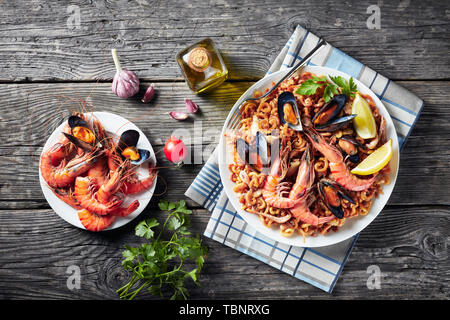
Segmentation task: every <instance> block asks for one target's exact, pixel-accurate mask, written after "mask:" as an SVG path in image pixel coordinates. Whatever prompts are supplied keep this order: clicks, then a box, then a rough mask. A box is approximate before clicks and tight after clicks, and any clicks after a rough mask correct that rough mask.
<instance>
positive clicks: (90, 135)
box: [67, 115, 96, 144]
mask: <svg viewBox="0 0 450 320" xmlns="http://www.w3.org/2000/svg"><path fill="white" fill-rule="evenodd" d="M67 122H68V123H69V127H70V130H71V132H72V135H73V136H74V137H75V138H78V139H80V140H82V141H84V142H86V143H89V144H95V142H96V137H95V134H94V132H93V131H92V130H91V128H90V126H89V124H88V123H87V122H86V121H85V120H84V119H82V118H81V117H79V116H75V115H72V116H70V117H69V119H67Z"/></svg>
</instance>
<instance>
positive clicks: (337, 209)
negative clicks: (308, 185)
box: [318, 179, 355, 219]
mask: <svg viewBox="0 0 450 320" xmlns="http://www.w3.org/2000/svg"><path fill="white" fill-rule="evenodd" d="M324 186H327V187H330V188H331V189H332V190H333V191H334V192H336V195H337V196H338V197H339V198H341V199H345V200H347V201H349V202H351V203H353V204H354V203H355V201H354V200H353V199H352V198H351V197H350V196H349V195H348V194H347V193H346V192H345V189H344V188H343V187H342V186H341V185H339V184H338V183H337V182H334V181H331V180H328V179H322V180H320V181H319V184H318V187H319V194H320V196H321V197H322V199H323V200H324V203H325V205H326V206H327V208H328V209H330V211H331V212H332V213H333V215H334V216H335V217H336V218H339V219H342V218H343V217H344V210H343V209H342V205H339V206H334V205H331V204H330V203H328V202H327V196H326V195H325V191H324Z"/></svg>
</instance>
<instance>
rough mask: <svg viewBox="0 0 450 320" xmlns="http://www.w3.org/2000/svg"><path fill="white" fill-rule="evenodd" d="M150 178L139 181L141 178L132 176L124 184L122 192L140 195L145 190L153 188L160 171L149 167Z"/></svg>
mask: <svg viewBox="0 0 450 320" xmlns="http://www.w3.org/2000/svg"><path fill="white" fill-rule="evenodd" d="M148 174H149V175H148V177H147V178H145V179H143V180H139V178H137V177H135V176H131V177H129V178H128V179H126V180H125V181H124V182H123V186H122V189H121V190H122V192H123V193H125V194H134V193H139V192H142V191H144V190H147V189H149V188H151V186H152V185H153V183H154V182H155V178H156V176H157V175H158V170H156V168H155V167H154V166H152V165H151V164H149V165H148Z"/></svg>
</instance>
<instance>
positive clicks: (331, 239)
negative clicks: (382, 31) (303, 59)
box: [219, 66, 399, 247]
mask: <svg viewBox="0 0 450 320" xmlns="http://www.w3.org/2000/svg"><path fill="white" fill-rule="evenodd" d="M304 71H309V72H312V73H314V74H316V75H318V76H320V75H331V76H341V77H343V78H345V79H347V80H348V79H350V76H349V75H347V74H345V73H343V72H340V71H337V70H334V69H330V68H326V67H318V66H306V67H305V68H304ZM287 72H288V70H281V71H278V72H275V73H273V74H271V75H269V76H267V77H265V78H263V79H261V80H260V81H258V82H257V83H255V84H254V85H253V86H251V87H250V88H249V89H248V90H247V91H246V92H245V93H244V94H243V95H242V96H241V97H240V98H239V100H238V101H237V102H236V104H235V105H234V106H233V108H232V109H231V111H230V113H229V115H228V117H227V120H226V121H225V124H224V127H223V129H222V134H221V138H220V144H219V170H220V178H221V179H222V183H223V186H224V189H225V192H226V194H227V196H228V198H229V200H230V202H231V204H232V205H233V207H234V208H235V209H236V210H237V212H238V213H239V215H240V216H241V217H242V218H243V219H244V220H245V221H246V222H247V223H248V224H249V225H250V226H251V227H252V228H254V229H256V230H257V231H258V232H260V233H262V234H264V235H265V236H267V237H269V238H271V239H273V240H275V241H279V242H281V243H285V244H288V245H293V246H298V247H322V246H328V245H332V244H335V243H338V242H341V241H344V240H346V239H348V238H350V237H352V236H354V235H355V234H357V233H358V232H361V231H362V230H363V229H364V228H365V227H367V226H368V225H369V224H370V223H371V222H372V221H373V220H374V219H375V218H376V216H377V215H378V214H379V213H380V212H381V210H382V209H383V207H384V206H385V205H386V203H387V202H388V199H389V197H390V195H391V193H392V190H393V189H394V185H395V182H396V179H397V173H398V166H399V146H398V139H397V134H396V131H395V128H394V124H393V123H392V119H391V117H390V115H389V113H388V112H387V110H386V108H385V107H384V105H383V104H382V103H381V101H380V99H378V97H377V96H376V95H375V94H374V93H373V92H372V91H371V90H370V89H369V88H368V87H366V86H365V85H364V84H362V83H361V82H359V81H358V80H356V79H354V81H355V84H356V85H357V86H358V90H359V91H360V92H361V93H363V94H368V95H370V96H371V97H372V99H373V101H374V102H375V103H376V105H377V107H378V110H379V112H380V114H381V115H382V116H384V118H385V119H386V137H387V138H388V139H389V138H392V148H393V155H392V159H391V161H390V168H391V173H390V183H389V184H388V185H385V186H383V193H382V194H380V195H379V196H378V198H376V199H375V200H374V201H373V204H372V208H371V209H370V211H369V213H368V214H367V215H366V216H359V217H355V218H351V219H347V220H346V221H345V224H344V226H342V227H340V228H339V229H338V231H337V232H332V231H331V232H329V233H328V234H326V235H318V236H316V237H307V238H306V239H305V240H303V237H301V236H300V235H297V234H294V235H293V236H292V237H290V238H286V237H283V236H282V235H281V234H280V230H279V226H278V225H277V226H274V227H272V228H267V227H266V226H264V225H263V224H262V223H261V221H260V220H259V218H258V216H257V215H256V214H252V213H248V212H246V211H244V210H242V209H241V204H240V203H239V197H238V194H236V193H235V192H234V191H233V187H234V186H235V183H234V182H232V181H231V180H230V175H231V173H230V171H229V170H228V164H230V163H232V162H233V159H232V157H231V148H230V147H228V145H227V143H226V142H225V139H224V133H225V131H226V129H227V128H228V126H229V124H230V120H231V119H232V118H233V115H235V114H236V113H238V112H239V106H240V105H241V103H242V102H243V101H244V100H245V99H247V98H250V97H253V92H254V91H255V90H260V91H261V92H264V90H265V89H266V88H271V86H272V82H277V81H278V80H280V79H281V78H282V77H283V75H285V74H286V73H287Z"/></svg>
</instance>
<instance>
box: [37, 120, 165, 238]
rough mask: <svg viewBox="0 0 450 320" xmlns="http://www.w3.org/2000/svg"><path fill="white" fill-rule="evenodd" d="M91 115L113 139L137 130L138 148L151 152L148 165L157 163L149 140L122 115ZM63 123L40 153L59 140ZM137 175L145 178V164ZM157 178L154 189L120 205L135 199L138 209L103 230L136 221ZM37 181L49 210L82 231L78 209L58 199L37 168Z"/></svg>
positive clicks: (129, 197)
mask: <svg viewBox="0 0 450 320" xmlns="http://www.w3.org/2000/svg"><path fill="white" fill-rule="evenodd" d="M92 114H93V115H94V116H95V117H96V118H97V119H98V120H99V121H100V122H101V124H102V125H103V127H104V128H105V129H106V131H107V132H108V133H109V134H112V135H113V136H114V134H116V135H117V136H119V137H120V135H121V134H122V132H124V131H126V130H130V129H134V130H136V131H138V132H139V134H140V136H139V141H138V144H137V147H138V148H140V149H146V150H149V151H150V160H149V161H150V162H151V163H156V157H155V153H154V152H153V148H152V146H151V144H150V141H148V139H147V137H146V136H145V134H144V133H143V132H142V131H141V130H140V129H139V128H138V127H137V126H136V125H135V124H133V123H131V122H130V121H128V120H127V119H125V118H123V117H121V116H118V115H116V114H113V113H109V112H93V113H92ZM86 115H87V116H88V118H90V116H91V113H88V114H86ZM65 123H66V122H63V123H62V124H61V125H60V126H59V127H58V128H56V130H55V131H53V133H52V134H51V135H50V137H49V138H48V140H47V142H46V143H45V145H44V148H43V149H42V152H44V151H45V150H47V149H49V148H51V147H52V146H53V145H54V144H55V143H56V142H58V139H59V137H60V136H61V132H62V129H63V127H64V124H65ZM137 172H138V174H139V177H140V179H144V178H146V177H148V162H146V163H145V164H143V165H142V166H141V167H139V168H138V169H137ZM156 179H157V178H155V182H154V183H153V186H152V187H151V188H149V189H148V190H146V191H143V192H141V193H138V194H135V195H127V197H126V198H125V201H124V204H123V205H122V206H126V205H128V204H130V203H131V202H133V201H134V200H139V207H138V208H137V209H136V210H135V211H134V212H133V213H131V214H130V215H128V216H127V217H118V218H117V219H116V221H115V222H114V223H113V224H112V225H110V226H109V227H108V228H107V229H105V230H112V229H116V228H119V227H121V226H123V225H125V224H127V223H128V222H130V221H131V220H133V219H134V218H136V217H137V216H138V215H139V214H140V213H141V212H142V211H143V210H144V209H145V207H146V206H147V205H148V203H149V202H150V199H151V198H152V196H153V192H154V190H155V186H156ZM39 181H40V183H41V188H42V192H43V193H44V196H45V199H46V200H47V202H48V204H49V205H50V207H51V208H52V209H53V210H54V211H55V212H56V214H58V215H59V216H60V217H61V218H62V219H64V220H66V221H67V222H68V223H70V224H72V225H74V226H75V227H78V228H81V229H85V228H84V226H83V225H82V224H81V222H80V219H79V218H78V214H77V212H78V210H76V209H74V208H72V207H71V206H69V205H68V204H67V203H65V202H64V201H62V200H61V199H59V198H58V197H57V196H55V194H54V193H53V192H52V190H51V189H50V188H49V186H48V185H47V183H46V182H45V180H44V178H43V177H42V174H41V169H40V166H39Z"/></svg>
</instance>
